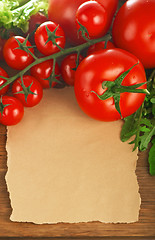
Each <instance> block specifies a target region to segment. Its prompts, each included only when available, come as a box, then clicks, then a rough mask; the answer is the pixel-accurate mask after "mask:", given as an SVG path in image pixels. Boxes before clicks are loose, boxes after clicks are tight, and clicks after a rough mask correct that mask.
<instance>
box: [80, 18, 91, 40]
mask: <svg viewBox="0 0 155 240" xmlns="http://www.w3.org/2000/svg"><path fill="white" fill-rule="evenodd" d="M77 23H78V24H79V26H80V28H79V29H78V31H77V34H78V37H79V34H80V32H81V35H82V37H83V38H84V39H85V40H86V41H89V40H90V37H89V32H88V30H87V28H86V27H85V26H83V25H82V24H81V23H80V22H79V21H78V20H77Z"/></svg>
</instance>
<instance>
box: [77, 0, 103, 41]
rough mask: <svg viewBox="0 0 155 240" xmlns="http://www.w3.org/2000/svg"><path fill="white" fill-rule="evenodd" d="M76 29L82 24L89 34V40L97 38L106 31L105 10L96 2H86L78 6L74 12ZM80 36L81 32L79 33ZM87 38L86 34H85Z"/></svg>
mask: <svg viewBox="0 0 155 240" xmlns="http://www.w3.org/2000/svg"><path fill="white" fill-rule="evenodd" d="M76 22H77V29H79V28H80V25H79V23H80V24H82V25H83V26H84V27H85V28H86V29H87V31H88V33H89V38H90V39H93V38H99V37H101V36H103V35H104V34H105V33H106V31H105V30H107V29H106V25H107V12H106V10H105V8H104V7H103V6H102V5H101V4H100V3H98V2H97V1H87V2H84V3H83V4H81V5H80V6H79V8H78V9H77V11H76ZM79 34H81V32H80V33H79ZM85 35H86V37H88V34H87V33H86V34H85Z"/></svg>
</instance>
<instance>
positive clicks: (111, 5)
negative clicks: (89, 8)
mask: <svg viewBox="0 0 155 240" xmlns="http://www.w3.org/2000/svg"><path fill="white" fill-rule="evenodd" d="M84 2H86V0H74V1H73V0H49V8H48V18H49V19H50V20H51V21H55V22H56V23H59V24H60V26H61V27H62V28H63V30H64V32H65V34H66V39H67V40H68V41H70V42H71V43H72V44H74V45H77V44H79V43H82V42H84V40H83V38H81V37H80V38H78V35H77V28H76V11H77V9H78V7H79V6H80V5H81V4H82V3H84ZM98 2H100V3H101V4H102V5H103V7H105V10H106V12H107V16H108V22H107V31H108V29H109V27H110V25H111V21H112V18H113V16H114V13H115V11H116V9H117V5H118V0H98Z"/></svg>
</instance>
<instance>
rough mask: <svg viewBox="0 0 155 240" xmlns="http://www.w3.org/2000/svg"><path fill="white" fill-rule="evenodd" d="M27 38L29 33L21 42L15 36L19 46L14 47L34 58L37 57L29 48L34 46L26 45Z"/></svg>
mask: <svg viewBox="0 0 155 240" xmlns="http://www.w3.org/2000/svg"><path fill="white" fill-rule="evenodd" d="M28 38H29V34H28V35H27V37H26V38H25V40H24V41H23V42H20V41H19V40H18V39H17V38H15V39H16V41H17V43H18V45H19V47H16V48H15V49H20V50H23V51H25V52H26V53H28V54H30V55H31V56H32V57H33V58H34V59H36V60H37V59H38V58H37V57H36V56H35V55H34V54H33V53H32V52H31V51H30V50H29V49H31V48H33V47H34V46H27V45H26V44H27V41H28Z"/></svg>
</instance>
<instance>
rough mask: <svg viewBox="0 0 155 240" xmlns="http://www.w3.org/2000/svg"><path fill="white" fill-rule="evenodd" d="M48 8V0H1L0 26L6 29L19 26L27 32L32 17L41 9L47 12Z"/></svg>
mask: <svg viewBox="0 0 155 240" xmlns="http://www.w3.org/2000/svg"><path fill="white" fill-rule="evenodd" d="M23 3H24V4H23ZM47 10H48V0H42V1H40V0H30V1H28V2H27V1H26V3H25V0H19V1H17V0H16V1H12V0H11V1H10V0H2V1H0V27H1V28H5V29H11V28H14V27H17V28H20V29H21V30H22V31H23V32H27V31H28V27H29V23H28V20H29V19H30V17H31V16H32V15H34V14H36V13H37V12H39V11H41V12H44V13H45V14H46V13H47Z"/></svg>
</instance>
